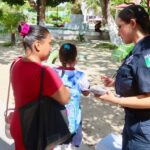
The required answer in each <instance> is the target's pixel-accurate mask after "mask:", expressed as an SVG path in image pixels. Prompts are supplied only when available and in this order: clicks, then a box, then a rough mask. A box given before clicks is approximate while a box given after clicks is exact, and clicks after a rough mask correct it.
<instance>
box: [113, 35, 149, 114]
mask: <svg viewBox="0 0 150 150" xmlns="http://www.w3.org/2000/svg"><path fill="white" fill-rule="evenodd" d="M115 89H116V93H117V94H118V95H120V96H123V97H128V96H137V95H141V94H145V93H150V36H147V37H145V38H144V39H142V40H140V41H139V42H138V43H137V44H136V45H135V47H134V49H133V51H132V52H131V53H130V54H129V55H128V56H127V57H126V58H125V60H124V62H123V64H122V65H121V66H120V68H119V69H118V71H117V75H116V83H115ZM129 110H137V109H129ZM147 110H149V112H150V109H147ZM139 111H143V112H144V111H145V110H139Z"/></svg>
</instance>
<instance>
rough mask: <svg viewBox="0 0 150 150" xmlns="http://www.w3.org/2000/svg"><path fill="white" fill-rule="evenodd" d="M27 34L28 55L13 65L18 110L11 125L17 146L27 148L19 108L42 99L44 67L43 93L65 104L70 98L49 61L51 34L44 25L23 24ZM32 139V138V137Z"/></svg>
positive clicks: (21, 29) (14, 91) (67, 90)
mask: <svg viewBox="0 0 150 150" xmlns="http://www.w3.org/2000/svg"><path fill="white" fill-rule="evenodd" d="M19 33H20V35H21V36H23V46H24V48H25V55H24V56H21V57H20V58H17V59H16V60H15V62H14V63H13V65H12V69H11V82H12V88H13V94H14V99H15V111H14V115H13V118H12V123H11V127H10V131H11V135H12V137H13V139H14V141H15V150H25V147H24V144H23V139H22V132H21V126H20V116H19V115H20V114H19V108H20V107H22V106H24V105H26V104H28V103H31V102H33V101H34V100H36V99H38V97H39V92H40V80H41V69H42V68H43V69H44V79H43V96H49V97H52V98H54V99H55V100H56V101H57V102H58V103H60V104H62V105H65V104H67V103H68V101H69V99H70V94H69V89H68V88H66V87H65V86H64V84H63V83H62V81H61V79H60V78H59V76H58V75H57V74H56V72H55V71H54V70H53V69H52V68H50V67H48V66H45V65H42V61H44V60H46V59H47V58H48V56H49V54H50V52H51V35H50V33H49V31H48V30H47V29H46V28H45V27H42V26H32V25H28V24H27V23H25V24H23V25H22V26H21V28H20V30H19ZM29 140H30V139H29Z"/></svg>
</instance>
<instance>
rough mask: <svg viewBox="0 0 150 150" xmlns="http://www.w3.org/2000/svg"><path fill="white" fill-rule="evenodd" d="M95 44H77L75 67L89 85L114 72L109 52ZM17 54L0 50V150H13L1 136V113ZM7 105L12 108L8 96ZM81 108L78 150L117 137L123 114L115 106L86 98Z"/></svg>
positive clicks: (91, 149)
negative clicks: (77, 56)
mask: <svg viewBox="0 0 150 150" xmlns="http://www.w3.org/2000/svg"><path fill="white" fill-rule="evenodd" d="M60 43H61V42H60V41H58V43H57V44H55V45H54V48H58V47H59V44H60ZM98 44H99V45H100V44H101V42H100V41H92V42H89V43H77V46H78V49H79V63H78V65H77V67H79V68H80V69H82V70H84V71H85V72H86V73H87V75H88V77H89V80H90V83H91V85H94V84H99V83H100V74H108V75H112V74H114V73H115V70H116V68H117V66H116V64H115V63H114V62H112V60H111V52H110V50H107V49H103V48H97V46H98ZM21 53H22V52H21V51H20V48H19V47H11V48H3V47H1V46H0V107H1V108H0V126H1V127H0V150H14V148H13V140H9V139H7V138H6V136H5V132H4V126H5V123H4V110H5V106H6V97H7V87H8V80H9V75H8V74H9V67H10V63H11V62H12V60H13V58H15V57H16V56H18V55H20V54H21ZM11 95H12V93H11ZM11 105H13V98H12V96H11ZM82 108H83V143H84V144H83V145H82V146H81V148H80V149H79V150H94V146H95V144H96V143H97V142H98V141H99V140H100V139H102V138H103V137H104V136H106V135H107V134H109V133H111V132H117V133H120V131H121V129H122V124H123V112H122V110H120V109H119V108H117V107H116V106H110V105H108V104H103V103H102V102H101V101H98V100H95V99H94V98H93V97H91V96H89V97H87V98H85V97H84V98H83V99H82ZM113 120H115V122H114V121H113Z"/></svg>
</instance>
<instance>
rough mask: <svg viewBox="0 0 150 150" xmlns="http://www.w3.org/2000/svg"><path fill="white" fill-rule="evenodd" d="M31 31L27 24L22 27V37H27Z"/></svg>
mask: <svg viewBox="0 0 150 150" xmlns="http://www.w3.org/2000/svg"><path fill="white" fill-rule="evenodd" d="M29 31H30V26H29V25H28V24H27V23H25V24H24V25H23V26H22V27H21V32H20V35H21V36H26V35H27V34H28V33H29Z"/></svg>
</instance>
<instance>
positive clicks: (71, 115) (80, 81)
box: [54, 43, 90, 150]
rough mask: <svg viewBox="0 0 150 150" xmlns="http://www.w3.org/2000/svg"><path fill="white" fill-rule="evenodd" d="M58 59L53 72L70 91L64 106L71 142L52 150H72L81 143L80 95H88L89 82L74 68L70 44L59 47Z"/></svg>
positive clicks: (74, 51)
mask: <svg viewBox="0 0 150 150" xmlns="http://www.w3.org/2000/svg"><path fill="white" fill-rule="evenodd" d="M59 59H60V62H61V64H62V65H61V66H59V67H55V68H54V69H55V71H56V72H57V73H58V75H59V76H60V77H61V78H62V81H63V83H64V84H65V86H67V87H68V88H69V89H70V95H71V98H70V101H69V103H68V104H66V105H65V106H66V109H67V115H68V120H69V130H70V132H71V133H72V135H73V136H72V140H71V141H70V142H69V144H64V145H60V146H57V147H56V148H54V150H74V149H76V148H78V147H79V146H80V144H81V141H82V127H81V106H80V101H81V100H80V99H81V94H83V95H84V96H88V95H89V86H90V85H89V82H88V79H87V77H86V75H85V73H84V72H82V71H79V70H77V69H76V68H75V65H76V63H77V48H76V46H75V45H73V44H71V43H65V44H63V45H62V46H61V47H60V50H59Z"/></svg>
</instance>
